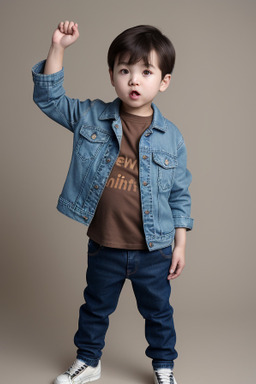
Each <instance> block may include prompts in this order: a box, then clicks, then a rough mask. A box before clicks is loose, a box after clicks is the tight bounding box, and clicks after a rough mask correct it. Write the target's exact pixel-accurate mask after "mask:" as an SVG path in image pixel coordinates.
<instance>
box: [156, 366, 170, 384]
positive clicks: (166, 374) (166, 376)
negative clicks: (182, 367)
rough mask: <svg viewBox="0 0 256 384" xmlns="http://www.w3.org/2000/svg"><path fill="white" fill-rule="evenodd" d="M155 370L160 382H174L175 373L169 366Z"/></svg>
mask: <svg viewBox="0 0 256 384" xmlns="http://www.w3.org/2000/svg"><path fill="white" fill-rule="evenodd" d="M155 372H156V377H157V380H158V382H159V384H174V380H173V373H172V370H170V369H169V368H161V369H157V370H156V371H155Z"/></svg>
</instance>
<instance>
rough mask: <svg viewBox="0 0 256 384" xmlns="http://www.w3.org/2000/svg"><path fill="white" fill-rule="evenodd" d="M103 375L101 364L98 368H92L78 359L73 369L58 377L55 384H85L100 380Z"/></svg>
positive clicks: (72, 366)
mask: <svg viewBox="0 0 256 384" xmlns="http://www.w3.org/2000/svg"><path fill="white" fill-rule="evenodd" d="M100 374H101V363H100V361H99V364H98V365H97V367H95V368H94V367H90V366H89V365H86V364H85V362H84V361H82V360H79V359H76V360H75V361H74V363H73V364H72V365H71V367H70V368H69V369H68V370H67V371H66V372H64V373H63V374H62V375H60V376H58V377H57V378H56V379H55V381H54V384H84V383H89V382H90V381H94V380H98V379H99V378H100Z"/></svg>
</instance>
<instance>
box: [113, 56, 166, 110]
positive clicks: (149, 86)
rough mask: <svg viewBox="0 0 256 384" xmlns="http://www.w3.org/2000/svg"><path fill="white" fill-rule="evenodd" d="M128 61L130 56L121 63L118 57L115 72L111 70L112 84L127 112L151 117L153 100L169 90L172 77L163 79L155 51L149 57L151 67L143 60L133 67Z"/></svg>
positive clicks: (125, 57)
mask: <svg viewBox="0 0 256 384" xmlns="http://www.w3.org/2000/svg"><path fill="white" fill-rule="evenodd" d="M128 61H129V54H127V56H124V58H123V59H122V62H120V63H119V60H118V57H117V58H116V60H115V65H114V69H113V71H112V70H111V69H110V70H109V73H110V79H111V83H112V85H113V86H114V87H115V90H116V93H117V95H118V97H119V98H120V99H121V100H122V102H123V103H122V106H123V109H124V110H125V111H126V112H128V113H132V114H134V115H139V116H149V115H151V114H152V107H151V104H152V101H153V99H154V98H155V96H156V95H157V94H158V92H159V91H160V92H163V91H165V90H166V89H167V88H168V86H169V83H170V80H171V75H170V74H167V75H165V77H164V78H163V79H162V72H161V70H160V68H159V67H158V57H157V54H156V52H155V51H151V53H150V55H149V60H148V61H149V66H146V65H145V63H144V61H142V60H140V61H138V62H137V63H135V64H132V65H129V64H128Z"/></svg>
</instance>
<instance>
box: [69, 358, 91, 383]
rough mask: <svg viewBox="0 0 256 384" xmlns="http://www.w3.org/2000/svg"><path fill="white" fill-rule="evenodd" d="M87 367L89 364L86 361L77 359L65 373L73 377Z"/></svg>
mask: <svg viewBox="0 0 256 384" xmlns="http://www.w3.org/2000/svg"><path fill="white" fill-rule="evenodd" d="M87 367H88V365H86V364H85V362H83V361H82V360H79V359H76V360H75V361H74V363H73V364H72V365H71V366H70V367H69V368H68V370H67V371H66V372H65V373H66V374H68V375H70V376H71V379H72V378H73V377H75V376H77V375H79V373H81V372H83V371H84V370H85V369H86V368H87Z"/></svg>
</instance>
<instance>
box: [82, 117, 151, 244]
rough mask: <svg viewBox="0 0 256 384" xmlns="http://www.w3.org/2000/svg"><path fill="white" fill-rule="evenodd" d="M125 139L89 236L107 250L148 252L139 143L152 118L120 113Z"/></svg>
mask: <svg viewBox="0 0 256 384" xmlns="http://www.w3.org/2000/svg"><path fill="white" fill-rule="evenodd" d="M120 117H121V121H122V127H123V137H122V142H121V149H120V153H119V156H118V158H117V160H116V163H115V165H114V167H113V169H112V171H111V174H110V176H109V179H108V181H107V183H106V186H105V189H104V191H103V194H102V196H101V198H100V201H99V203H98V206H97V209H96V212H95V216H94V218H93V220H92V222H91V224H90V226H89V229H88V232H87V235H88V236H89V238H91V239H92V240H94V241H96V242H97V243H99V244H101V245H104V246H106V247H112V248H122V249H146V248H147V246H146V242H145V236H144V231H143V224H142V213H141V202H140V189H139V168H138V158H139V156H138V155H139V140H140V137H141V135H142V133H143V132H144V131H145V130H146V129H147V128H148V127H149V125H150V124H151V121H152V116H146V117H144V116H136V115H132V114H130V113H126V112H121V113H120Z"/></svg>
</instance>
